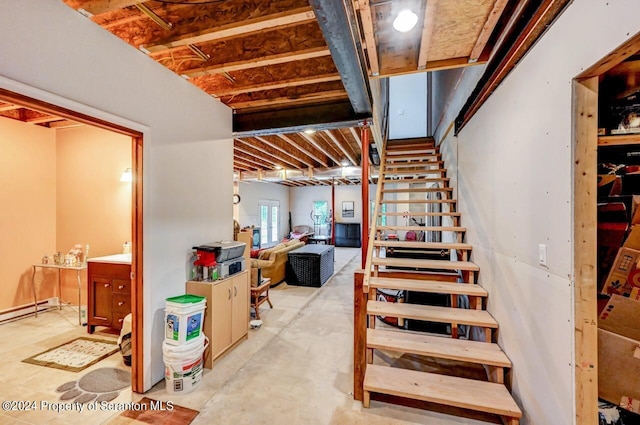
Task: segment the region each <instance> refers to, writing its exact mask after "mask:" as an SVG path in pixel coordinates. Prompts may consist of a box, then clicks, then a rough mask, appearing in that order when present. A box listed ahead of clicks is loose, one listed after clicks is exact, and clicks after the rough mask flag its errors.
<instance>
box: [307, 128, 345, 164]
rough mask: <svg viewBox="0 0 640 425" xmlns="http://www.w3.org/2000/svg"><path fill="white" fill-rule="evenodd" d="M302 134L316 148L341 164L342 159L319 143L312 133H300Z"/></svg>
mask: <svg viewBox="0 0 640 425" xmlns="http://www.w3.org/2000/svg"><path fill="white" fill-rule="evenodd" d="M298 134H299V135H300V136H302V137H303V138H304V139H305V140H306V141H308V142H309V143H311V144H312V145H313V146H314V147H315V148H316V149H318V150H319V151H320V152H322V153H323V154H325V155H327V156H328V157H329V158H330V159H331V160H332V161H333V162H335V163H336V164H338V165H340V160H339V159H337V158H336V157H335V156H333V155H332V154H331V153H329V152H328V151H327V150H326V149H325V148H324V147H323V146H322V145H321V144H320V143H318V142H317V141H316V140H315V139H314V138H313V137H311V136H310V135H308V134H306V133H298Z"/></svg>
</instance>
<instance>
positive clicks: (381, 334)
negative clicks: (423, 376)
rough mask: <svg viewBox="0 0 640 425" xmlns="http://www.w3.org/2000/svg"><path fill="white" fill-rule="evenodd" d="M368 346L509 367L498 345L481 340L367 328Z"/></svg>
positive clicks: (508, 361) (507, 359)
mask: <svg viewBox="0 0 640 425" xmlns="http://www.w3.org/2000/svg"><path fill="white" fill-rule="evenodd" d="M367 347H368V348H375V349H378V350H387V351H394V352H400V353H409V354H417V355H421V356H431V357H438V358H442V359H450V360H458V361H463V362H470V363H477V364H484V365H489V366H498V367H509V368H510V367H511V361H510V360H509V358H508V357H507V355H506V354H505V353H504V352H503V351H502V349H501V348H500V346H499V345H498V344H495V343H486V342H481V341H470V340H464V339H456V338H448V337H442V336H432V335H425V334H413V333H407V332H402V331H390V330H384V329H367Z"/></svg>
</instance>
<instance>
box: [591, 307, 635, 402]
mask: <svg viewBox="0 0 640 425" xmlns="http://www.w3.org/2000/svg"><path fill="white" fill-rule="evenodd" d="M598 328H599V329H598V396H599V397H600V398H602V399H604V400H607V401H608V402H610V403H614V404H617V405H619V406H620V407H622V408H624V409H626V410H629V411H631V412H634V413H639V414H640V301H636V300H632V299H629V298H625V297H621V296H618V295H614V296H612V297H611V299H610V300H609V303H608V304H607V306H606V307H605V309H604V311H603V312H602V313H601V315H600V319H599V320H598Z"/></svg>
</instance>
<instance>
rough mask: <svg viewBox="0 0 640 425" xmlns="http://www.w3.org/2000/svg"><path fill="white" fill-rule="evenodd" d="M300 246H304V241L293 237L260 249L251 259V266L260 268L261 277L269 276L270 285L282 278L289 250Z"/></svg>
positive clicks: (280, 280)
mask: <svg viewBox="0 0 640 425" xmlns="http://www.w3.org/2000/svg"><path fill="white" fill-rule="evenodd" d="M302 246H304V242H302V241H300V240H299V239H293V240H290V241H288V242H285V243H280V244H278V245H276V246H274V247H272V248H267V249H265V250H262V251H261V252H260V255H259V257H258V258H257V259H255V258H252V259H251V268H260V269H262V277H263V278H265V277H268V278H270V279H271V285H276V284H278V283H280V282H282V281H283V280H284V277H285V270H286V266H287V261H288V260H289V255H288V253H289V251H292V250H294V249H296V248H300V247H302Z"/></svg>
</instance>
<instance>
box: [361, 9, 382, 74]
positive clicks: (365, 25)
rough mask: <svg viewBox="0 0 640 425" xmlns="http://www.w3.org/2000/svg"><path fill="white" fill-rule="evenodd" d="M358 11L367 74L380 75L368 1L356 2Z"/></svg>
mask: <svg viewBox="0 0 640 425" xmlns="http://www.w3.org/2000/svg"><path fill="white" fill-rule="evenodd" d="M356 4H358V5H359V9H360V18H361V22H362V30H363V32H364V39H365V41H366V44H367V56H368V57H369V72H370V74H371V75H372V76H376V77H377V76H378V75H380V63H379V59H378V49H377V48H376V38H375V34H374V30H373V21H372V20H371V7H370V1H369V0H360V1H359V2H356Z"/></svg>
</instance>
